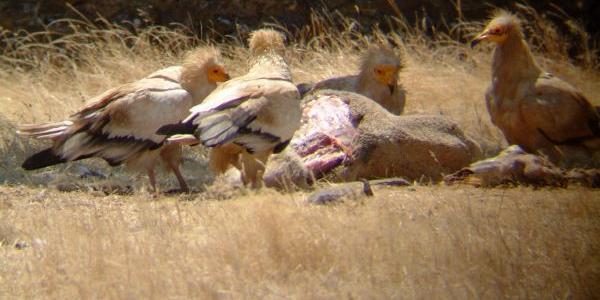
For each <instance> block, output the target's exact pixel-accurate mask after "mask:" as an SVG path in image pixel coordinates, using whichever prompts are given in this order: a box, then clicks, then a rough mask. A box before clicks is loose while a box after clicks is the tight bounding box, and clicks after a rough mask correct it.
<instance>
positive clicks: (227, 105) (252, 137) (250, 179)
mask: <svg viewBox="0 0 600 300" xmlns="http://www.w3.org/2000/svg"><path fill="white" fill-rule="evenodd" d="M249 46H250V51H251V56H252V57H251V62H250V65H251V68H250V70H249V71H248V73H247V74H245V75H243V76H241V77H237V78H234V79H231V80H230V81H227V82H225V83H224V84H222V85H220V86H219V87H218V88H217V89H215V90H214V91H213V92H212V93H211V94H210V95H209V96H208V97H206V99H205V101H204V102H202V104H199V105H197V106H195V107H193V108H192V109H191V110H190V112H191V114H190V115H189V116H188V117H187V118H186V119H185V120H183V121H182V122H180V123H179V124H172V125H168V126H164V127H163V128H161V129H160V130H159V131H158V133H160V134H165V135H168V136H170V138H169V141H170V142H173V143H187V142H189V143H196V142H198V141H199V142H201V143H202V144H204V145H205V146H208V147H212V149H211V153H210V166H211V168H212V170H213V171H214V172H216V173H217V174H221V173H224V172H225V171H226V170H227V169H228V168H229V167H230V166H234V167H236V168H238V169H239V170H240V171H241V173H242V175H241V176H242V182H243V183H244V184H246V185H251V186H252V187H259V186H260V185H261V184H262V176H263V173H264V170H265V165H266V163H267V160H268V158H269V156H270V155H271V154H272V153H278V152H280V151H282V150H283V149H284V148H285V147H286V146H287V144H288V143H289V141H290V139H291V138H292V136H293V135H294V132H295V131H296V129H298V128H299V127H300V118H301V109H300V94H299V93H298V89H297V88H296V86H295V85H294V84H293V83H292V78H291V73H290V70H289V67H288V64H287V63H286V62H285V60H284V58H283V51H284V49H285V48H284V47H285V46H284V37H283V35H282V34H281V33H280V32H278V31H275V30H271V29H261V30H257V31H255V32H253V33H252V35H251V37H250V40H249Z"/></svg>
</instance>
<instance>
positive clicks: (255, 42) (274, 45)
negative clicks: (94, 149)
mask: <svg viewBox="0 0 600 300" xmlns="http://www.w3.org/2000/svg"><path fill="white" fill-rule="evenodd" d="M248 46H249V47H250V52H252V54H253V55H261V54H264V53H266V52H270V51H275V52H277V53H279V54H281V53H282V52H283V50H284V49H285V36H284V35H283V33H281V32H279V31H277V30H274V29H259V30H255V31H253V32H252V33H251V34H250V38H249V39H248Z"/></svg>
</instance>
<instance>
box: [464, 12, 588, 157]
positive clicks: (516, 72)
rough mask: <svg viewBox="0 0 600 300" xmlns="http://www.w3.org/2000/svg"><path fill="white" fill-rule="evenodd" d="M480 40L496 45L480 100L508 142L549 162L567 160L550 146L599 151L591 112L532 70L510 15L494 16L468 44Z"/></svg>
mask: <svg viewBox="0 0 600 300" xmlns="http://www.w3.org/2000/svg"><path fill="white" fill-rule="evenodd" d="M482 41H489V42H493V43H495V44H496V49H495V51H494V56H493V61H492V84H491V85H490V87H489V88H488V90H487V92H486V94H485V99H486V104H487V108H488V112H489V113H490V116H491V119H492V123H493V124H494V125H496V126H498V128H500V130H502V132H503V133H504V136H505V137H506V140H507V141H508V143H509V144H517V145H520V146H521V147H523V149H524V150H526V151H528V152H536V151H541V152H542V153H545V154H546V155H548V156H549V158H550V159H551V160H552V161H554V162H558V161H563V162H564V161H566V160H568V159H569V158H568V157H565V156H564V155H562V150H561V148H562V147H561V148H557V147H556V146H574V147H578V148H583V149H584V150H585V151H590V152H592V151H594V150H597V149H598V148H599V146H600V140H599V138H600V126H599V121H600V118H599V115H598V112H597V110H596V109H595V108H594V107H593V106H592V105H591V104H590V102H589V101H588V100H587V99H586V97H585V96H584V95H583V94H582V93H581V92H580V91H579V90H578V89H576V88H575V87H573V86H571V85H570V84H568V83H566V82H565V81H563V80H561V79H559V78H557V77H556V76H554V75H552V74H550V73H547V72H544V71H543V70H542V69H541V68H540V67H539V66H538V64H537V63H536V62H535V60H534V58H533V56H532V54H531V51H530V49H529V47H528V46H527V43H526V42H525V40H524V37H523V33H522V31H521V26H520V21H519V19H518V18H517V17H516V16H514V15H512V14H510V13H507V12H505V11H499V12H498V13H496V14H495V15H494V17H493V18H492V20H491V21H490V22H489V24H488V25H487V26H486V27H485V29H484V30H483V32H482V33H481V34H479V35H478V36H477V37H475V39H474V40H473V41H472V42H471V46H472V47H474V46H475V45H477V44H478V43H479V42H482Z"/></svg>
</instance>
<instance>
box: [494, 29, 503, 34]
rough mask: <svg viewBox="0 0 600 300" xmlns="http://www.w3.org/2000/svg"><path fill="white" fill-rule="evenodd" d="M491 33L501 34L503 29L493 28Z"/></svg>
mask: <svg viewBox="0 0 600 300" xmlns="http://www.w3.org/2000/svg"><path fill="white" fill-rule="evenodd" d="M491 33H492V34H501V33H502V30H501V29H500V28H493V29H492V30H491Z"/></svg>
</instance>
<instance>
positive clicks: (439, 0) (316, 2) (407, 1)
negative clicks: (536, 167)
mask: <svg viewBox="0 0 600 300" xmlns="http://www.w3.org/2000/svg"><path fill="white" fill-rule="evenodd" d="M392 3H395V6H396V7H397V9H398V10H399V11H396V9H395V8H394V7H393V4H392ZM516 3H517V2H515V1H505V0H489V1H480V0H462V1H461V0H428V1H423V0H395V1H394V0H359V1H348V0H329V1H324V0H304V1H302V0H252V1H242V0H230V1H222V0H181V1H177V0H146V1H140V0H134V1H124V0H104V1H94V0H69V1H64V0H2V1H0V26H2V27H4V28H5V29H8V30H11V31H16V30H19V29H26V30H28V31H38V30H42V29H44V26H45V25H47V24H49V23H51V22H52V21H53V20H56V19H60V18H80V16H78V14H77V12H76V11H79V12H80V13H81V14H83V15H84V16H86V17H87V18H89V19H91V20H94V19H96V18H97V17H98V16H103V17H104V18H106V19H107V20H109V21H111V22H117V23H120V22H131V24H132V26H134V25H135V26H143V25H149V24H155V25H170V24H172V23H181V24H184V25H185V26H186V27H189V28H191V29H192V30H194V31H196V32H203V33H204V34H219V35H226V34H231V33H234V32H236V31H238V30H240V29H241V30H245V29H247V28H249V29H252V28H255V27H257V26H258V25H260V24H262V23H264V22H277V23H281V24H284V25H286V27H288V28H302V27H303V26H305V25H307V24H309V23H310V14H311V10H315V11H322V10H323V9H325V10H327V11H339V12H341V13H342V14H343V15H345V16H347V17H352V18H355V19H357V20H358V21H359V22H360V23H361V24H362V25H363V26H365V28H367V29H368V28H369V27H370V26H372V25H376V24H380V26H381V27H382V28H383V29H384V30H385V27H386V24H385V22H384V17H385V16H395V17H396V16H398V13H401V14H402V15H403V17H405V18H406V19H407V20H408V21H409V23H413V22H415V21H419V22H422V21H423V17H425V16H426V18H425V24H422V25H424V26H426V27H428V28H430V29H432V28H437V29H438V30H443V29H444V28H446V27H447V26H446V25H452V24H451V23H452V22H454V21H456V20H458V19H464V20H474V19H481V18H484V17H486V16H487V15H488V14H489V11H490V10H491V8H492V7H502V8H508V9H511V10H514V9H515V6H516ZM521 3H524V4H528V5H530V6H532V7H534V8H535V9H537V10H538V11H539V12H542V13H544V14H547V15H548V17H549V18H550V19H553V18H554V19H557V20H564V19H565V18H566V17H570V18H572V19H574V20H576V21H578V22H580V23H581V25H583V27H584V28H585V29H586V30H587V32H588V33H589V34H590V35H591V38H592V39H593V40H597V39H598V34H599V31H600V23H599V22H597V20H596V19H597V18H598V17H600V1H597V0H574V1H547V0H539V1H538V0H530V1H527V2H521ZM68 6H72V7H73V8H75V9H70V8H68ZM457 7H459V8H460V9H457ZM206 28H210V31H206ZM565 29H566V28H565ZM213 30H214V31H213Z"/></svg>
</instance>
